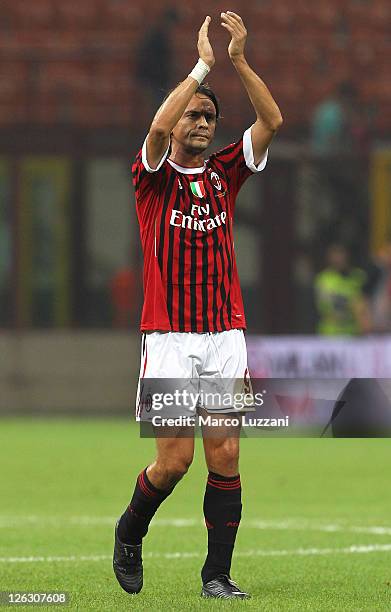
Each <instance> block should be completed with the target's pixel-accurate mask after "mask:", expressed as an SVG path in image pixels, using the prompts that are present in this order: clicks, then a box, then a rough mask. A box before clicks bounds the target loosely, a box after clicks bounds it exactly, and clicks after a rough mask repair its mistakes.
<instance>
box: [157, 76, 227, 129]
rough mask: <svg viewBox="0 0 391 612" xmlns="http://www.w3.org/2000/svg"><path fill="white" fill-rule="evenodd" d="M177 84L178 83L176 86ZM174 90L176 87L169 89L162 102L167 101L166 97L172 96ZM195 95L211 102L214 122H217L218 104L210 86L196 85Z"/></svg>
mask: <svg viewBox="0 0 391 612" xmlns="http://www.w3.org/2000/svg"><path fill="white" fill-rule="evenodd" d="M179 84H180V83H178V85H179ZM178 85H177V87H178ZM175 89H176V87H174V89H170V91H168V92H167V94H166V95H165V96H164V99H163V102H165V101H166V100H167V98H168V96H169V95H170V94H172V92H173V91H175ZM195 93H196V94H202V95H203V96H206V97H207V98H209V100H212V102H213V104H214V107H215V109H216V121H217V120H218V119H219V118H220V116H221V115H220V104H219V101H218V98H217V96H216V94H215V92H214V91H213V89H212V88H211V87H210V85H208V83H202V85H198V87H197V89H196V90H195Z"/></svg>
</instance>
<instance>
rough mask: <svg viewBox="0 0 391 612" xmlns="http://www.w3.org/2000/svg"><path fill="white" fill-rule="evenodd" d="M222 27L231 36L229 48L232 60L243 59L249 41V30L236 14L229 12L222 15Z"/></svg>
mask: <svg viewBox="0 0 391 612" xmlns="http://www.w3.org/2000/svg"><path fill="white" fill-rule="evenodd" d="M221 25H222V26H223V28H225V29H226V30H228V32H229V33H230V34H231V42H230V43H229V47H228V54H229V56H230V58H231V59H237V58H239V57H243V56H244V47H245V45H246V40H247V30H246V28H245V26H244V23H243V19H242V18H241V17H240V16H239V15H237V14H236V13H233V12H232V11H227V12H226V13H221Z"/></svg>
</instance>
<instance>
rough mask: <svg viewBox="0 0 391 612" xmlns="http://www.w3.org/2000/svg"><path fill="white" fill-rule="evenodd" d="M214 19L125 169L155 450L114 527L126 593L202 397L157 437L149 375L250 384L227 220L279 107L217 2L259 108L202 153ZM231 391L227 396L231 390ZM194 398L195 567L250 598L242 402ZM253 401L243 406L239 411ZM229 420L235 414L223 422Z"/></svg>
mask: <svg viewBox="0 0 391 612" xmlns="http://www.w3.org/2000/svg"><path fill="white" fill-rule="evenodd" d="M210 22H211V18H210V17H209V16H208V17H206V19H205V21H204V23H203V25H202V27H201V29H200V31H199V37H198V52H199V60H198V62H197V64H196V66H195V67H194V69H193V70H192V72H191V73H190V74H189V75H188V76H187V77H186V78H185V79H184V80H183V81H182V82H181V83H179V85H177V87H176V88H175V89H174V90H173V91H171V92H170V94H169V95H168V96H167V97H166V99H165V100H164V102H163V104H162V105H161V106H160V108H159V110H158V111H157V113H156V115H155V117H154V118H153V121H152V123H151V126H150V129H149V132H148V135H147V137H146V139H145V141H144V144H143V146H142V149H141V150H140V151H139V153H138V155H137V157H136V160H135V162H134V164H133V168H132V171H133V184H134V187H135V194H136V209H137V215H138V219H139V224H140V234H141V240H142V246H143V253H144V307H143V313H142V320H141V331H142V332H143V336H142V362H141V368H140V382H139V393H138V400H137V406H136V409H137V412H136V415H137V420H138V421H140V422H143V421H144V422H146V423H148V422H152V425H154V426H155V429H154V433H155V436H156V451H157V452H156V459H155V461H153V462H152V463H151V464H150V465H148V466H147V468H146V469H144V470H143V471H142V472H141V473H140V474H139V476H138V477H137V479H136V486H135V489H134V493H133V497H132V499H131V501H130V504H129V505H128V507H127V508H126V509H125V511H124V513H123V514H122V516H121V517H120V519H119V521H118V523H117V525H116V528H115V546H114V557H113V568H114V572H115V575H116V577H117V580H118V582H119V583H120V585H121V587H122V588H123V589H124V590H125V591H127V592H128V593H131V594H134V593H139V592H140V591H141V589H142V587H143V565H142V541H143V538H144V537H145V536H146V534H147V532H148V528H149V524H150V522H151V520H152V519H153V517H154V515H155V513H156V512H157V510H158V508H159V507H160V505H161V503H162V502H164V500H165V499H166V498H167V497H168V496H169V495H171V493H172V492H173V490H174V488H175V486H176V484H177V483H178V482H179V481H180V480H181V478H182V477H183V476H184V475H185V474H186V472H187V470H188V468H189V467H190V464H191V462H192V460H193V454H194V424H195V416H196V412H195V409H196V408H197V406H198V400H197V401H196V406H193V408H192V409H191V411H190V412H189V411H188V412H187V414H190V415H193V419H194V421H193V424H191V423H190V424H189V425H185V424H184V425H181V424H179V425H176V423H174V424H171V425H170V423H167V422H166V425H165V426H164V429H165V430H166V431H165V434H166V435H163V436H162V432H161V428H160V434H159V427H156V423H155V422H154V419H155V418H156V412H154V410H156V408H154V407H153V405H152V404H151V402H153V396H154V395H155V391H154V389H155V388H156V384H154V381H156V380H160V381H161V380H167V379H168V380H170V379H171V380H174V382H175V381H176V389H175V392H177V390H178V386H180V388H183V385H185V390H186V392H187V393H188V392H189V391H188V389H190V390H194V389H196V390H197V389H198V390H199V389H200V384H201V381H202V382H205V381H208V380H209V381H210V380H212V381H213V384H214V387H213V388H214V390H216V389H217V390H218V394H217V395H219V396H220V399H221V397H222V396H223V394H226V390H227V387H226V383H227V380H228V381H234V382H235V395H236V390H237V388H238V387H239V385H240V389H242V391H243V392H244V393H247V392H248V389H249V387H250V382H249V377H248V367H247V349H246V342H245V337H244V329H246V321H245V315H244V308H243V300H242V296H241V289H240V283H239V276H238V273H237V266H236V261H235V255H234V249H233V236H232V220H233V217H234V207H235V201H236V197H237V194H238V192H239V190H240V189H241V187H242V185H243V184H244V182H245V181H246V180H247V179H248V178H249V177H250V176H252V175H254V174H258V173H260V172H262V171H263V170H264V168H265V167H266V164H267V157H268V148H269V145H270V143H271V141H272V139H273V137H274V135H275V133H276V132H277V131H278V129H279V127H280V126H281V124H282V116H281V113H280V110H279V108H278V106H277V104H276V102H275V101H274V99H273V97H272V95H271V93H270V91H269V90H268V88H267V86H266V84H265V83H264V82H263V81H262V79H261V78H260V77H259V76H258V75H257V74H256V73H255V72H254V71H253V70H252V69H251V67H250V66H249V64H248V63H247V60H246V57H245V45H246V40H247V30H246V28H245V26H244V23H243V21H242V19H241V17H240V16H239V15H237V14H236V13H233V12H232V11H228V12H227V13H221V25H222V27H224V28H225V29H226V30H227V32H228V33H229V35H230V39H231V40H230V42H229V45H228V55H229V58H230V60H231V62H232V64H233V66H234V68H235V72H236V74H232V75H228V74H227V75H226V76H227V78H237V77H239V78H240V79H241V81H242V83H243V88H244V91H245V92H246V93H247V95H248V97H249V99H250V101H251V103H252V106H253V110H254V112H255V116H256V119H255V122H254V123H253V124H252V125H251V127H249V128H248V129H246V130H245V132H244V134H243V135H242V136H241V137H240V138H239V139H238V140H237V141H236V142H233V143H231V144H229V145H228V146H226V147H225V148H223V149H222V150H220V151H218V152H216V153H211V154H210V155H209V156H208V157H207V158H206V159H205V157H206V151H207V149H208V148H209V146H210V145H211V143H212V141H213V139H214V136H215V131H216V127H217V122H218V119H219V104H218V101H217V98H216V96H215V94H214V92H213V91H212V90H211V88H210V87H209V86H207V85H206V84H203V81H204V79H205V78H206V76H207V74H208V73H209V72H210V70H211V69H212V68H213V66H214V63H215V58H214V53H213V48H212V46H211V44H210V41H209V37H208V31H209V24H210ZM155 59H156V61H158V59H159V58H155ZM148 380H152V383H149V382H148ZM181 381H182V382H181ZM149 384H152V385H153V387H152V392H151V393H149V392H148V390H149ZM160 384H161V383H160ZM166 384H168V383H166ZM193 385H195V386H193ZM197 393H198V394H199V391H197ZM228 396H229V397H228V399H229V400H230V399H231V398H232V394H231V393H229V394H228ZM199 399H201V398H199ZM173 404H174V405H173V408H174V410H173V414H174V415H181V408H182V406H181V403H180V398H179V399H177V398H175V402H173ZM171 405H172V404H170V405H168V404H167V405H165V406H160V407H159V408H158V410H162V412H161V413H159V414H160V418H165V420H166V419H167V413H168V414H170V413H169V411H168V410H167V408H169V406H171ZM198 407H199V408H200V410H201V415H203V416H206V415H207V414H210V415H212V414H214V415H215V419H216V421H217V423H216V425H215V427H214V431H213V432H212V434H209V435H208V431H209V432H210V429H213V426H212V428H210V427H209V428H206V429H207V431H205V427H204V428H203V445H204V454H205V462H206V467H207V470H208V476H207V482H206V489H205V494H204V504H203V508H204V517H205V524H206V527H207V530H208V552H207V556H206V560H205V563H204V565H203V567H202V570H201V580H202V590H201V596H202V597H208V598H210V597H211V598H224V599H245V598H247V597H248V594H247V593H245V592H244V591H241V589H239V587H238V585H237V584H236V583H235V582H234V581H233V580H232V579H231V575H230V571H231V561H232V555H233V551H234V546H235V540H236V534H237V530H238V528H239V524H240V519H241V511H242V502H241V491H242V489H241V479H240V474H239V438H240V424H239V421H238V420H237V419H235V418H234V419H232V415H233V414H234V415H236V416H237V415H238V408H237V407H236V406H235V401H234V400H232V399H231V401H230V403H229V405H227V404H224V403H221V402H219V403H218V406H213V407H211V406H210V405H207V404H206V401H205V400H204V401H201V402H200V406H198ZM253 409H254V408H253V407H251V408H250V407H247V406H240V407H239V411H240V413H242V412H245V411H248V410H251V411H253ZM182 413H183V410H182ZM187 418H189V417H187ZM231 419H232V425H227V422H228V423H231ZM235 421H237V423H236V424H235ZM168 580H169V578H168Z"/></svg>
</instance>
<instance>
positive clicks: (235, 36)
mask: <svg viewBox="0 0 391 612" xmlns="http://www.w3.org/2000/svg"><path fill="white" fill-rule="evenodd" d="M221 25H222V26H223V28H225V29H226V30H228V32H229V33H230V34H231V42H230V44H229V47H228V54H229V57H230V58H231V61H232V63H233V65H234V67H235V69H236V72H237V73H238V74H239V76H240V78H241V80H242V82H243V85H244V86H245V88H246V90H247V93H248V96H249V98H250V100H251V103H252V105H253V107H254V110H255V113H256V115H257V120H256V122H255V123H254V125H253V126H252V128H251V140H252V144H253V152H254V162H255V165H258V164H259V163H260V161H261V160H262V159H263V157H264V155H265V153H266V150H267V148H268V146H269V144H270V142H271V140H272V138H273V136H274V134H275V133H276V132H277V130H278V128H279V127H280V126H281V124H282V115H281V112H280V109H279V108H278V106H277V104H276V102H275V101H274V99H273V97H272V95H271V93H270V91H269V90H268V88H267V87H266V85H265V83H264V82H263V81H262V79H261V78H260V77H259V76H258V75H257V74H256V73H255V72H254V70H252V69H251V68H250V66H249V65H248V63H247V60H246V58H245V56H244V48H245V45H246V39H247V30H246V28H245V26H244V23H243V20H242V18H241V17H240V16H239V15H237V14H236V13H233V12H232V11H227V12H226V13H221Z"/></svg>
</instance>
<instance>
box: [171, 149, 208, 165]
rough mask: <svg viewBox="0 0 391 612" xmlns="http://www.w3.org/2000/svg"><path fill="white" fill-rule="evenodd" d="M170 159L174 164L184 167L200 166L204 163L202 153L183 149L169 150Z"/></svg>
mask: <svg viewBox="0 0 391 612" xmlns="http://www.w3.org/2000/svg"><path fill="white" fill-rule="evenodd" d="M170 159H171V161H173V162H174V163H175V164H178V166H183V167H184V168H201V167H202V166H203V165H204V156H203V154H202V153H195V152H194V151H185V150H183V149H177V150H173V151H171V155H170Z"/></svg>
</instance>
